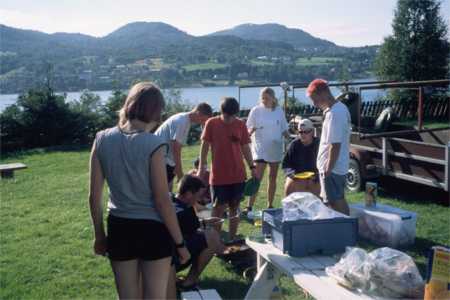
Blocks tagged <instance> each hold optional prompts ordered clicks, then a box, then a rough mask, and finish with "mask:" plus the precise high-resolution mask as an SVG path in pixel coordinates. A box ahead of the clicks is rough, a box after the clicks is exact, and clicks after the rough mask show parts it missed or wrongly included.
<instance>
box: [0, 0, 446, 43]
mask: <svg viewBox="0 0 450 300" xmlns="http://www.w3.org/2000/svg"><path fill="white" fill-rule="evenodd" d="M441 2H442V9H441V14H442V16H443V17H444V19H445V20H446V22H447V24H450V0H441ZM396 3H397V0H322V1H317V0H276V1H269V0H221V1H220V0H158V1H155V0H127V1H123V0H114V1H111V0H108V1H106V0H2V1H1V2H0V23H1V24H4V25H7V26H12V27H16V28H22V29H32V30H39V31H43V32H46V33H54V32H71V33H83V34H88V35H92V36H97V37H101V36H105V35H107V34H108V33H110V32H112V31H114V30H116V29H117V28H119V27H121V26H123V25H125V24H128V23H131V22H136V21H146V22H165V23H168V24H170V25H172V26H175V27H177V28H178V29H180V30H183V31H185V32H187V33H189V34H191V35H195V36H200V35H205V34H209V33H212V32H215V31H219V30H223V29H228V28H231V27H234V26H237V25H239V24H242V23H254V24H264V23H279V24H282V25H285V26H287V27H290V28H298V29H302V30H304V31H306V32H308V33H310V34H312V35H314V36H316V37H319V38H323V39H327V40H329V41H332V42H334V43H336V44H338V45H341V46H364V45H374V44H381V43H382V41H383V38H384V37H386V36H388V35H390V34H391V33H392V27H391V23H392V19H393V16H394V9H395V7H396ZM0 39H1V36H0ZM0 42H1V40H0Z"/></svg>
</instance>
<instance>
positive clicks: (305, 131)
mask: <svg viewBox="0 0 450 300" xmlns="http://www.w3.org/2000/svg"><path fill="white" fill-rule="evenodd" d="M311 132H312V130H302V131H299V132H298V134H308V133H311Z"/></svg>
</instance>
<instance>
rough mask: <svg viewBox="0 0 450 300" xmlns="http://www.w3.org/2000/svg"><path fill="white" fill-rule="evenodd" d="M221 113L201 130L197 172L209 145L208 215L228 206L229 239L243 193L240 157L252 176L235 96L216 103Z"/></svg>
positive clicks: (201, 171) (247, 138)
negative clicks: (209, 211)
mask: <svg viewBox="0 0 450 300" xmlns="http://www.w3.org/2000/svg"><path fill="white" fill-rule="evenodd" d="M220 112H221V114H220V115H219V116H217V117H214V118H210V119H209V120H208V121H207V122H206V124H205V129H204V130H203V134H202V138H201V139H202V144H201V147H200V165H199V170H198V173H197V175H198V176H200V177H202V176H204V172H205V171H206V162H207V157H208V152H209V149H210V148H211V156H212V168H211V174H210V176H209V183H210V185H211V192H212V199H213V201H214V205H213V210H212V216H213V217H222V216H223V214H224V212H225V209H226V207H227V206H228V207H229V210H230V211H229V217H228V220H229V222H228V223H229V230H228V232H229V240H234V238H235V237H236V233H237V230H238V227H239V220H240V218H239V204H240V202H241V200H242V199H243V196H244V187H245V179H246V174H245V166H244V161H243V159H244V158H245V160H246V161H247V164H248V166H249V168H250V170H251V172H252V177H256V174H255V166H254V165H253V158H252V153H251V150H250V142H251V141H250V136H249V134H248V131H247V127H246V125H245V123H244V122H243V121H241V120H239V119H238V118H236V115H237V114H238V112H239V103H238V102H237V100H236V99H235V98H232V97H225V98H223V99H222V101H221V104H220Z"/></svg>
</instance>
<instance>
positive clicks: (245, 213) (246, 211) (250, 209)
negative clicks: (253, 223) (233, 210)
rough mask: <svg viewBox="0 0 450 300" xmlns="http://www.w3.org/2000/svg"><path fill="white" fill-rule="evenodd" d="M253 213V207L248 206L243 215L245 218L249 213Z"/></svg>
mask: <svg viewBox="0 0 450 300" xmlns="http://www.w3.org/2000/svg"><path fill="white" fill-rule="evenodd" d="M251 211H252V207H251V206H247V207H246V208H244V210H243V211H242V215H243V216H247V215H248V213H249V212H251Z"/></svg>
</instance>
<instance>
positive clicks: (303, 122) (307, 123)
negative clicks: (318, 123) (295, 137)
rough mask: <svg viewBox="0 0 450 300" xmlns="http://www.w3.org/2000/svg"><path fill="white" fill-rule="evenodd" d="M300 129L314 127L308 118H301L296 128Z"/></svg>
mask: <svg viewBox="0 0 450 300" xmlns="http://www.w3.org/2000/svg"><path fill="white" fill-rule="evenodd" d="M301 129H305V130H312V129H314V124H313V122H311V120H310V119H302V120H301V121H300V123H298V130H301Z"/></svg>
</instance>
